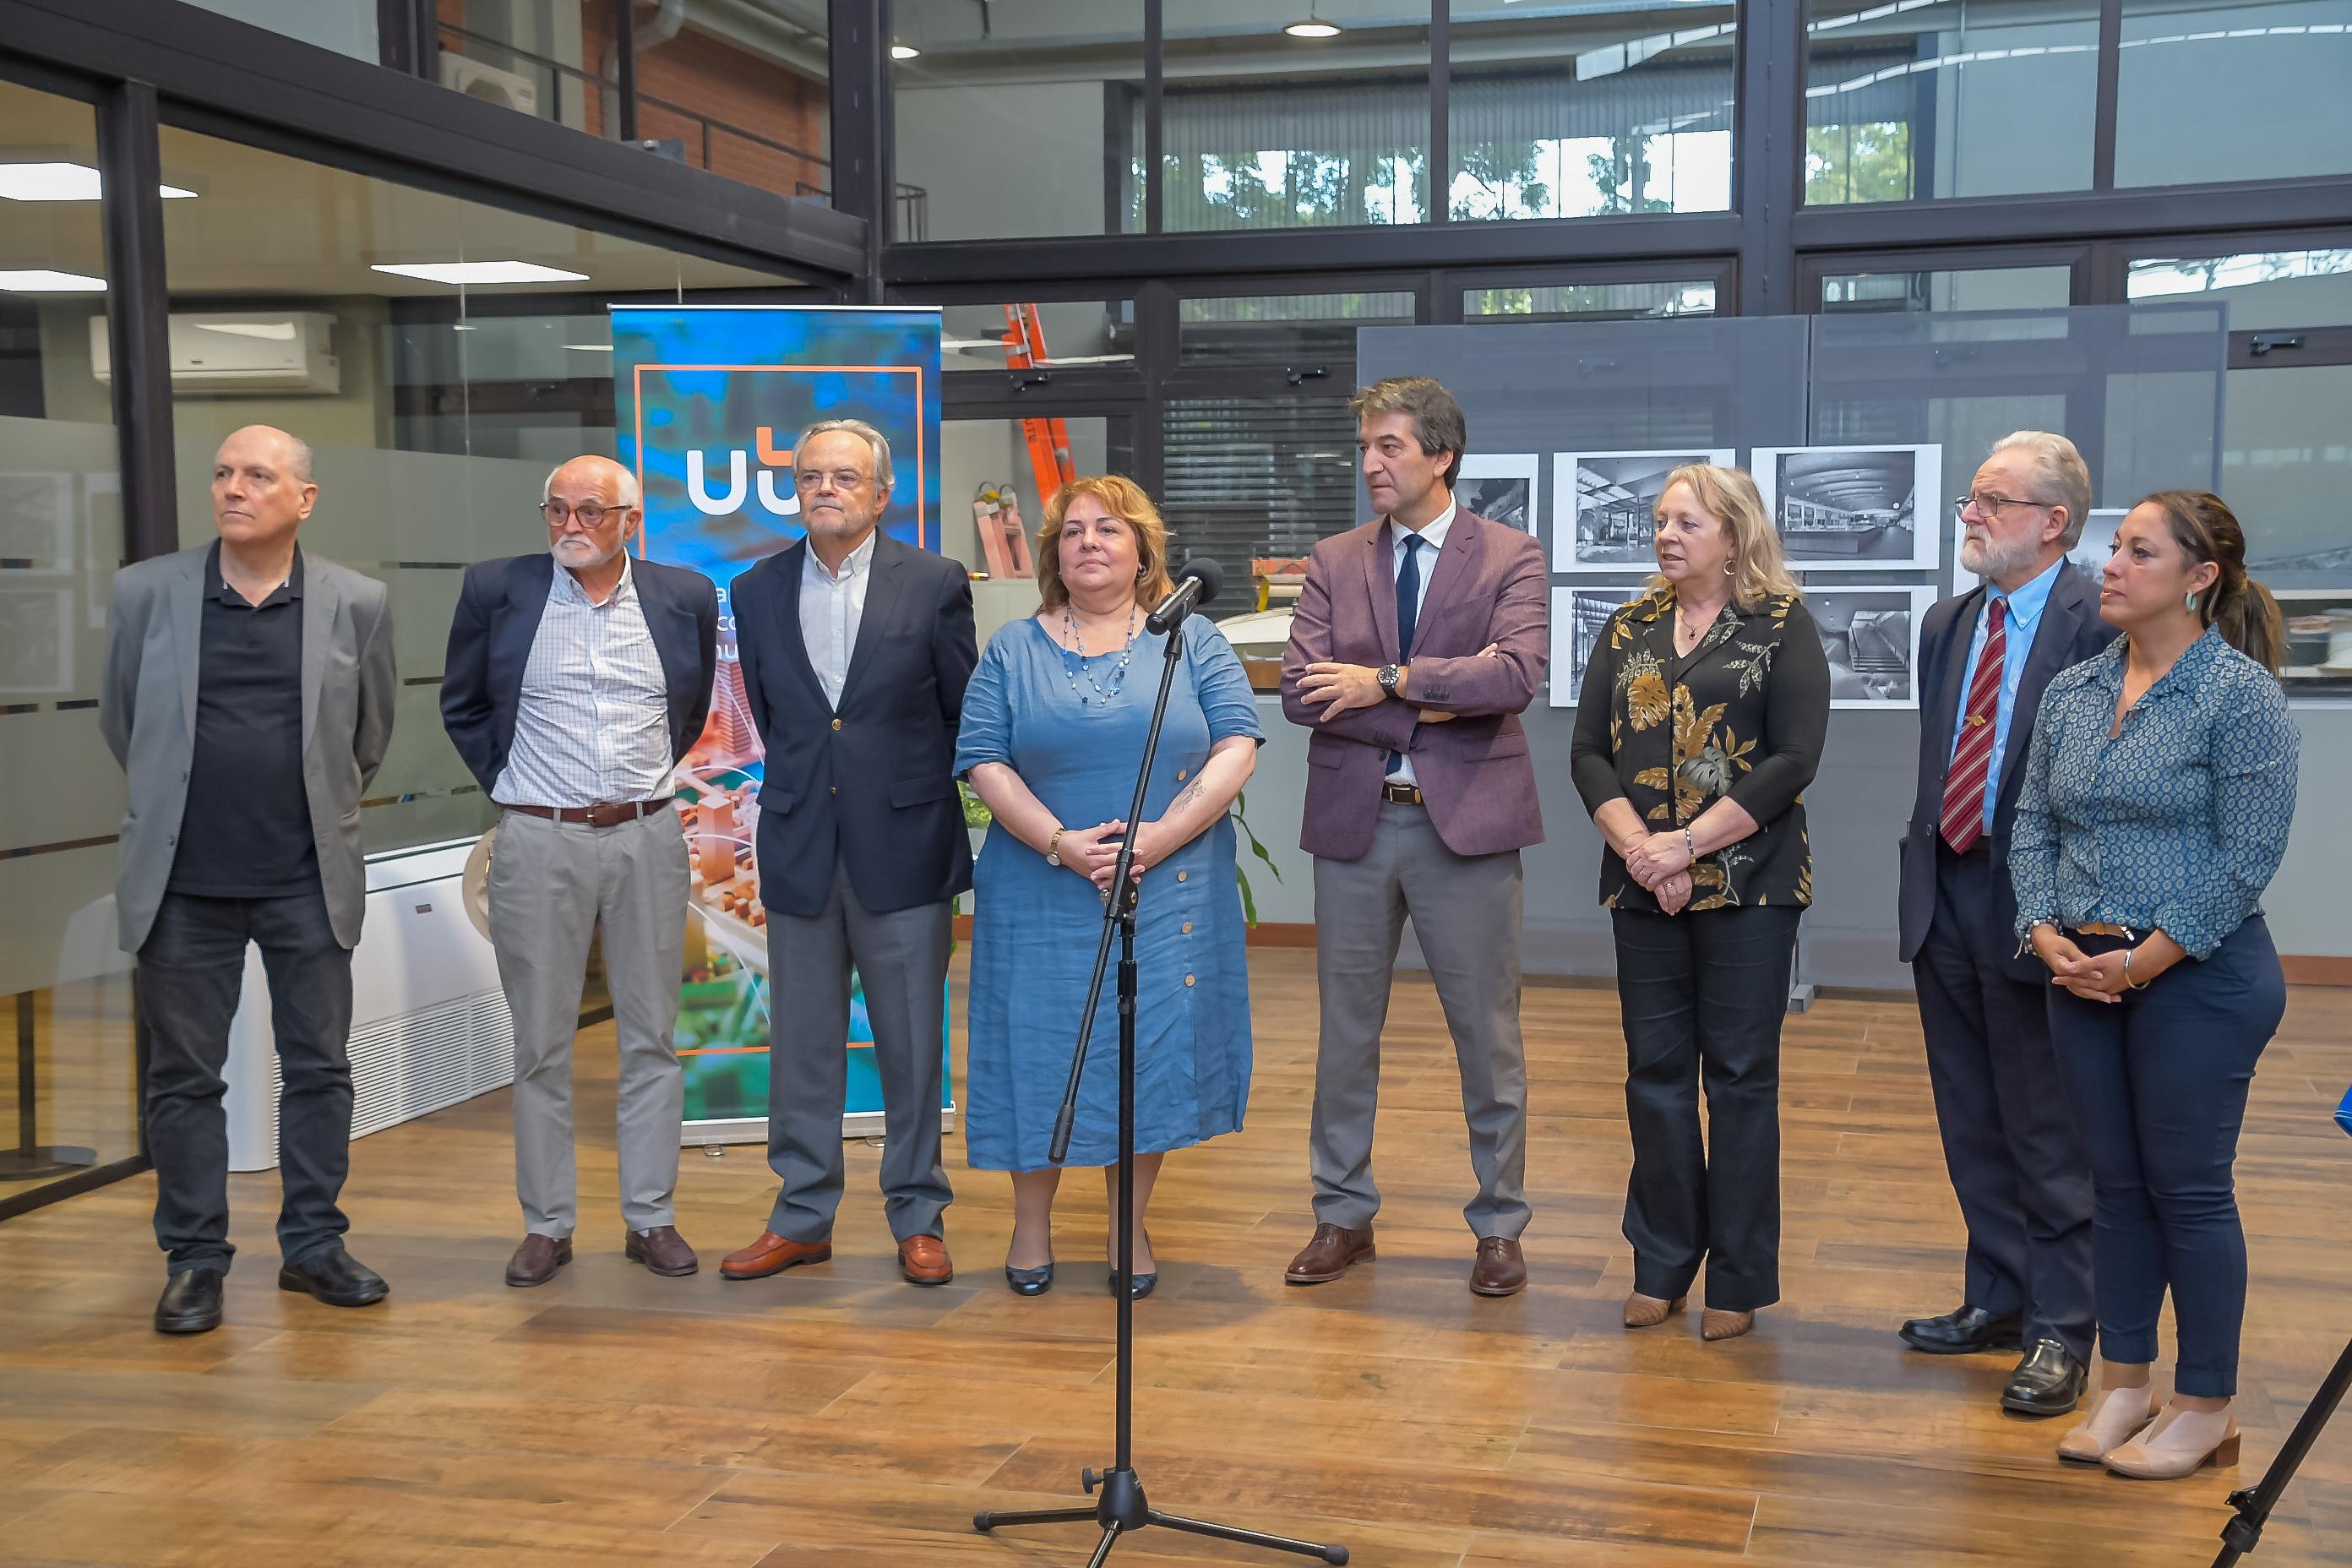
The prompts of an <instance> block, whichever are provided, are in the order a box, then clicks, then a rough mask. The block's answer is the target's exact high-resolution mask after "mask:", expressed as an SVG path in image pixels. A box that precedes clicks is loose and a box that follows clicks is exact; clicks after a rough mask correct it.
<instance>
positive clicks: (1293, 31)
mask: <svg viewBox="0 0 2352 1568" xmlns="http://www.w3.org/2000/svg"><path fill="white" fill-rule="evenodd" d="M1283 31H1284V32H1286V33H1288V34H1289V35H1290V36H1291V37H1294V38H1336V37H1339V27H1338V26H1337V25H1335V24H1333V23H1330V22H1327V21H1325V20H1324V19H1323V18H1322V17H1320V16H1317V15H1316V14H1315V8H1314V7H1313V6H1311V5H1310V6H1308V7H1307V19H1306V20H1305V21H1303V22H1293V23H1292V24H1290V26H1287V27H1285V28H1284V29H1283Z"/></svg>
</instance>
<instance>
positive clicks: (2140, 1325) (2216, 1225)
mask: <svg viewBox="0 0 2352 1568" xmlns="http://www.w3.org/2000/svg"><path fill="white" fill-rule="evenodd" d="M2076 945H2077V946H2079V947H2081V948H2082V949H2083V951H2084V952H2090V953H2099V952H2114V951H2115V950H2116V949H2117V948H2119V947H2122V946H2124V945H2125V943H2124V942H2122V941H2121V940H2120V939H2117V938H2112V937H2105V938H2099V937H2082V938H2077V939H2076ZM2285 1016H2286V977H2285V975H2284V973H2282V972H2281V971H2280V968H2279V959H2278V950H2277V949H2276V948H2274V947H2273V946H2272V945H2271V933H2270V928H2269V927H2268V926H2266V925H2265V924H2264V923H2263V918H2262V917H2261V916H2260V915H2256V916H2254V917H2253V918H2252V919H2251V920H2249V921H2246V923H2245V924H2243V925H2242V926H2240V927H2239V928H2238V929H2237V930H2236V931H2232V932H2231V933H2230V935H2229V937H2228V938H2227V939H2225V940H2224V941H2223V942H2222V943H2221V946H2220V947H2219V948H2218V949H2216V950H2215V951H2214V953H2213V955H2212V956H2211V957H2210V958H2208V959H2206V960H2205V961H2203V962H2202V963H2200V962H2198V961H2196V960H2194V959H2184V960H2182V961H2181V962H2180V963H2177V964H2175V965H2173V966H2172V967H2171V968H2170V969H2168V970H2166V971H2165V972H2164V973H2162V974H2160V975H2158V976H2157V978H2156V979H2155V980H2153V981H2151V982H2150V983H2149V984H2148V986H2147V989H2146V990H2144V991H2136V992H2133V993H2130V994H2127V995H2126V997H2125V998H2124V1000H2123V1001H2122V1002H2120V1003H2104V1002H2085V1001H2084V1000H2083V999H2082V998H2081V997H2079V996H2075V995H2074V994H2071V993H2069V992H2066V991H2064V990H2063V989H2060V988H2059V987H2057V986H2053V987H2051V992H2050V1033H2051V1037H2052V1038H2053V1041H2054V1042H2055V1043H2056V1045H2057V1047H2058V1068H2059V1071H2060V1072H2061V1073H2062V1074H2063V1076H2064V1078H2065V1079H2066V1090H2067V1094H2068V1096H2069V1097H2070V1098H2071V1099H2072V1100H2074V1111H2075V1115H2076V1117H2077V1118H2078V1119H2079V1120H2080V1121H2081V1122H2082V1127H2083V1140H2084V1143H2086V1144H2087V1145H2088V1146H2089V1148H2090V1152H2091V1181H2092V1185H2093V1187H2094V1189H2095V1218H2094V1242H2093V1250H2094V1253H2095V1259H2096V1266H2097V1268H2096V1271H2097V1283H2098V1298H2099V1351H2100V1353H2101V1354H2103V1355H2105V1357H2106V1358H2107V1359H2108V1360H2109V1361H2115V1362H2124V1363H2146V1362H2152V1361H2154V1360H2155V1359H2156V1322H2157V1318H2158V1314H2159V1313H2161V1312H2162V1311H2163V1310H2164V1293H2165V1290H2166V1289H2167V1288H2169V1289H2171V1291H2172V1315H2173V1321H2174V1326H2175V1328H2176V1329H2177V1330H2178V1331H2179V1340H2180V1364H2179V1367H2178V1368H2176V1369H2175V1371H2174V1373H2173V1386H2174V1387H2175V1388H2176V1389H2178V1390H2179V1392H2180V1393H2182V1394H2190V1395H2194V1396H2197V1397H2200V1398H2215V1399H2226V1398H2230V1397H2231V1396H2233V1395H2234V1394H2236V1393H2237V1392H2238V1337H2239V1331H2240V1330H2241V1329H2242V1326H2243V1324H2244V1321H2245V1315H2246V1233H2245V1230H2244V1228H2243V1227H2242V1226H2241V1225H2240V1224H2239V1222H2238V1194H2237V1189H2236V1186H2235V1184H2234V1182H2233V1179H2232V1177H2231V1166H2232V1165H2233V1164H2234V1163H2236V1161H2237V1157H2238V1130H2239V1128H2240V1127H2241V1126H2242V1124H2243V1123H2244V1121H2245V1119H2246V1091H2247V1089H2248V1088H2249V1086H2251V1085H2252V1083H2253V1081H2254V1063H2255V1061H2256V1060H2257V1059H2258V1058H2260V1057H2261V1056H2262V1054H2263V1047H2264V1046H2266V1045H2268V1044H2270V1039H2271V1036H2272V1035H2273V1034H2275V1033H2276V1032H2277V1031H2278V1026H2279V1022H2280V1020H2281V1019H2283V1018H2284V1017H2285Z"/></svg>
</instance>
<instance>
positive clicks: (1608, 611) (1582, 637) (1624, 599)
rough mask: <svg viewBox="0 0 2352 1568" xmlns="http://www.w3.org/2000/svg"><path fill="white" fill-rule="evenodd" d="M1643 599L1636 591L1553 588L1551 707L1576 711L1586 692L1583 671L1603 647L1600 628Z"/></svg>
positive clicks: (1630, 589) (1596, 587) (1637, 589)
mask: <svg viewBox="0 0 2352 1568" xmlns="http://www.w3.org/2000/svg"><path fill="white" fill-rule="evenodd" d="M1641 596H1642V590H1641V589H1639V588H1637V587H1635V588H1604V587H1600V586H1598V585H1596V586H1593V587H1590V588H1554V589H1553V590H1552V591H1551V677H1550V683H1551V705H1552V706H1553V707H1555V708H1573V707H1575V706H1576V702H1577V699H1578V698H1579V697H1580V696H1581V695H1582V694H1583V691H1584V669H1585V667H1586V666H1587V665H1589V664H1591V662H1592V650H1593V649H1594V648H1595V647H1599V646H1600V643H1601V628H1602V627H1604V626H1607V625H1608V624H1609V617H1610V616H1612V615H1614V614H1616V613H1617V608H1618V606H1619V605H1630V604H1632V603H1633V601H1634V600H1636V599H1638V598H1640V597H1641Z"/></svg>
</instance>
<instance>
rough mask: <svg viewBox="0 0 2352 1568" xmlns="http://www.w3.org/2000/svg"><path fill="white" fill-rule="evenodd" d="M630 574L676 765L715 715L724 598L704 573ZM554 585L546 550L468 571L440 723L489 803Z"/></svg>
mask: <svg viewBox="0 0 2352 1568" xmlns="http://www.w3.org/2000/svg"><path fill="white" fill-rule="evenodd" d="M629 574H630V576H631V578H632V579H633V580H634V581H635V584H636V587H637V607H638V608H639V609H640V610H642V611H643V612H644V613H645V617H646V630H648V631H650V632H651V633H652V634H653V638H654V651H655V652H656V653H657V654H658V655H659V656H660V658H661V667H662V677H663V679H664V680H665V682H666V683H667V685H668V687H669V751H670V761H671V762H672V763H676V762H677V760H678V759H679V758H681V757H683V756H685V755H686V751H687V748H688V747H689V746H691V745H693V744H694V742H695V741H696V740H697V739H698V737H699V736H700V735H701V733H702V724H703V721H704V720H706V719H708V718H709V717H710V691H711V682H712V680H713V679H715V678H716V677H717V675H718V673H719V590H718V589H717V588H716V587H715V586H713V585H712V584H711V581H710V579H709V578H708V577H706V576H704V575H703V574H701V573H699V572H691V571H688V570H687V569H686V568H685V567H683V566H665V565H662V564H661V563H659V562H656V561H643V560H633V561H631V562H630V563H629ZM554 583H555V557H554V556H552V555H551V554H548V553H547V552H544V551H542V552H540V553H538V554H536V555H509V556H507V557H505V558H503V559H501V560H497V561H478V562H476V563H474V564H473V565H471V566H468V567H467V568H466V581H465V584H464V586H462V587H461V588H459V589H458V590H457V615H456V616H455V617H454V618H453V619H452V620H451V621H450V623H449V652H448V656H447V658H446V660H445V661H444V663H443V665H442V667H441V668H442V676H441V725H442V728H444V729H446V730H447V731H449V740H450V742H451V743H452V744H454V745H455V746H456V747H457V755H459V756H460V757H462V758H464V759H465V762H466V766H467V770H468V771H470V772H471V773H473V775H474V777H475V778H476V779H478V781H480V783H481V786H482V793H483V794H484V795H488V794H489V793H490V790H491V788H492V786H494V785H495V784H497V783H498V781H499V774H500V773H504V772H505V771H506V765H507V752H508V749H509V747H511V746H512V745H513V744H514V731H515V710H516V708H517V706H518V705H519V704H520V700H521V698H522V671H523V666H524V665H525V664H527V663H528V662H530V645H531V642H532V640H533V639H534V638H536V637H538V636H539V622H540V617H541V616H544V615H545V614H546V613H547V595H548V590H549V589H550V588H551V587H552V586H553V585H554Z"/></svg>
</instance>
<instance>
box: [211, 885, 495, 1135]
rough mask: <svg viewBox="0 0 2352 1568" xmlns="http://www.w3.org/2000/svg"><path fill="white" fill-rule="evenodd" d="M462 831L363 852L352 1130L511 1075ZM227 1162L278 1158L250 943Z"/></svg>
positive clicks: (264, 988) (236, 1028)
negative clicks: (464, 889)
mask: <svg viewBox="0 0 2352 1568" xmlns="http://www.w3.org/2000/svg"><path fill="white" fill-rule="evenodd" d="M473 845H474V841H473V840H472V839H470V838H462V839H457V840H453V841H451V842H449V843H446V844H432V845H425V846H423V847H419V848H415V849H405V850H399V851H394V852H391V853H387V854H383V855H378V856H371V857H369V858H368V867H367V875H368V896H367V920H366V922H365V924H364V925H363V926H362V928H361V932H360V944H359V946H358V948H356V949H355V950H354V951H353V952H352V1035H351V1058H352V1137H353V1138H363V1137H365V1136H366V1135H367V1134H369V1133H371V1132H381V1131H383V1130H384V1129H385V1128H387V1127H396V1126H398V1125H399V1124H400V1123H402V1122H404V1121H413V1120H415V1118H417V1117H419V1116H424V1115H426V1114H427V1113H429V1112H432V1111H436V1110H442V1109H444V1108H445V1107H447V1106H451V1105H455V1104H457V1102H459V1101H460V1100H471V1099H472V1098H473V1097H474V1096H476V1095H478V1094H483V1093H487V1092H488V1091H489V1090H491V1089H501V1088H504V1087H505V1086H506V1085H508V1084H509V1083H511V1082H513V1081H514V1026H513V1022H512V1020H511V1019H510V1018H509V1016H508V1014H507V1001H506V994H505V993H504V992H503V991H501V990H500V989H499V969H498V960H497V957H496V955H495V954H493V953H492V952H491V950H490V944H489V942H488V940H487V939H486V938H484V937H483V936H482V934H481V933H480V932H479V931H476V930H475V929H474V923H473V921H470V920H468V919H467V916H466V910H465V908H464V905H463V904H462V902H461V901H460V884H461V880H462V878H463V875H464V871H465V866H466V856H467V852H468V851H469V850H471V849H472V848H473ZM223 1076H224V1077H225V1078H226V1080H227V1084H228V1094H227V1110H228V1165H229V1169H230V1170H232V1171H266V1170H268V1169H270V1168H271V1167H273V1166H275V1165H276V1164H277V1163H278V1093H279V1088H280V1083H279V1075H278V1052H277V1048H276V1047H275V1046H274V1045H273V1044H272V1043H271V1039H270V1009H269V987H268V979H267V976H266V975H265V973H263V970H262V966H261V952H260V949H258V948H256V947H248V948H247V949H246V955H245V987H244V990H243V992H242V994H240V995H239V997H238V999H237V1009H236V1018H235V1020H234V1021H233V1022H232V1023H231V1024H230V1026H229V1046H228V1064H227V1067H226V1069H225V1072H224V1074H223Z"/></svg>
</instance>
